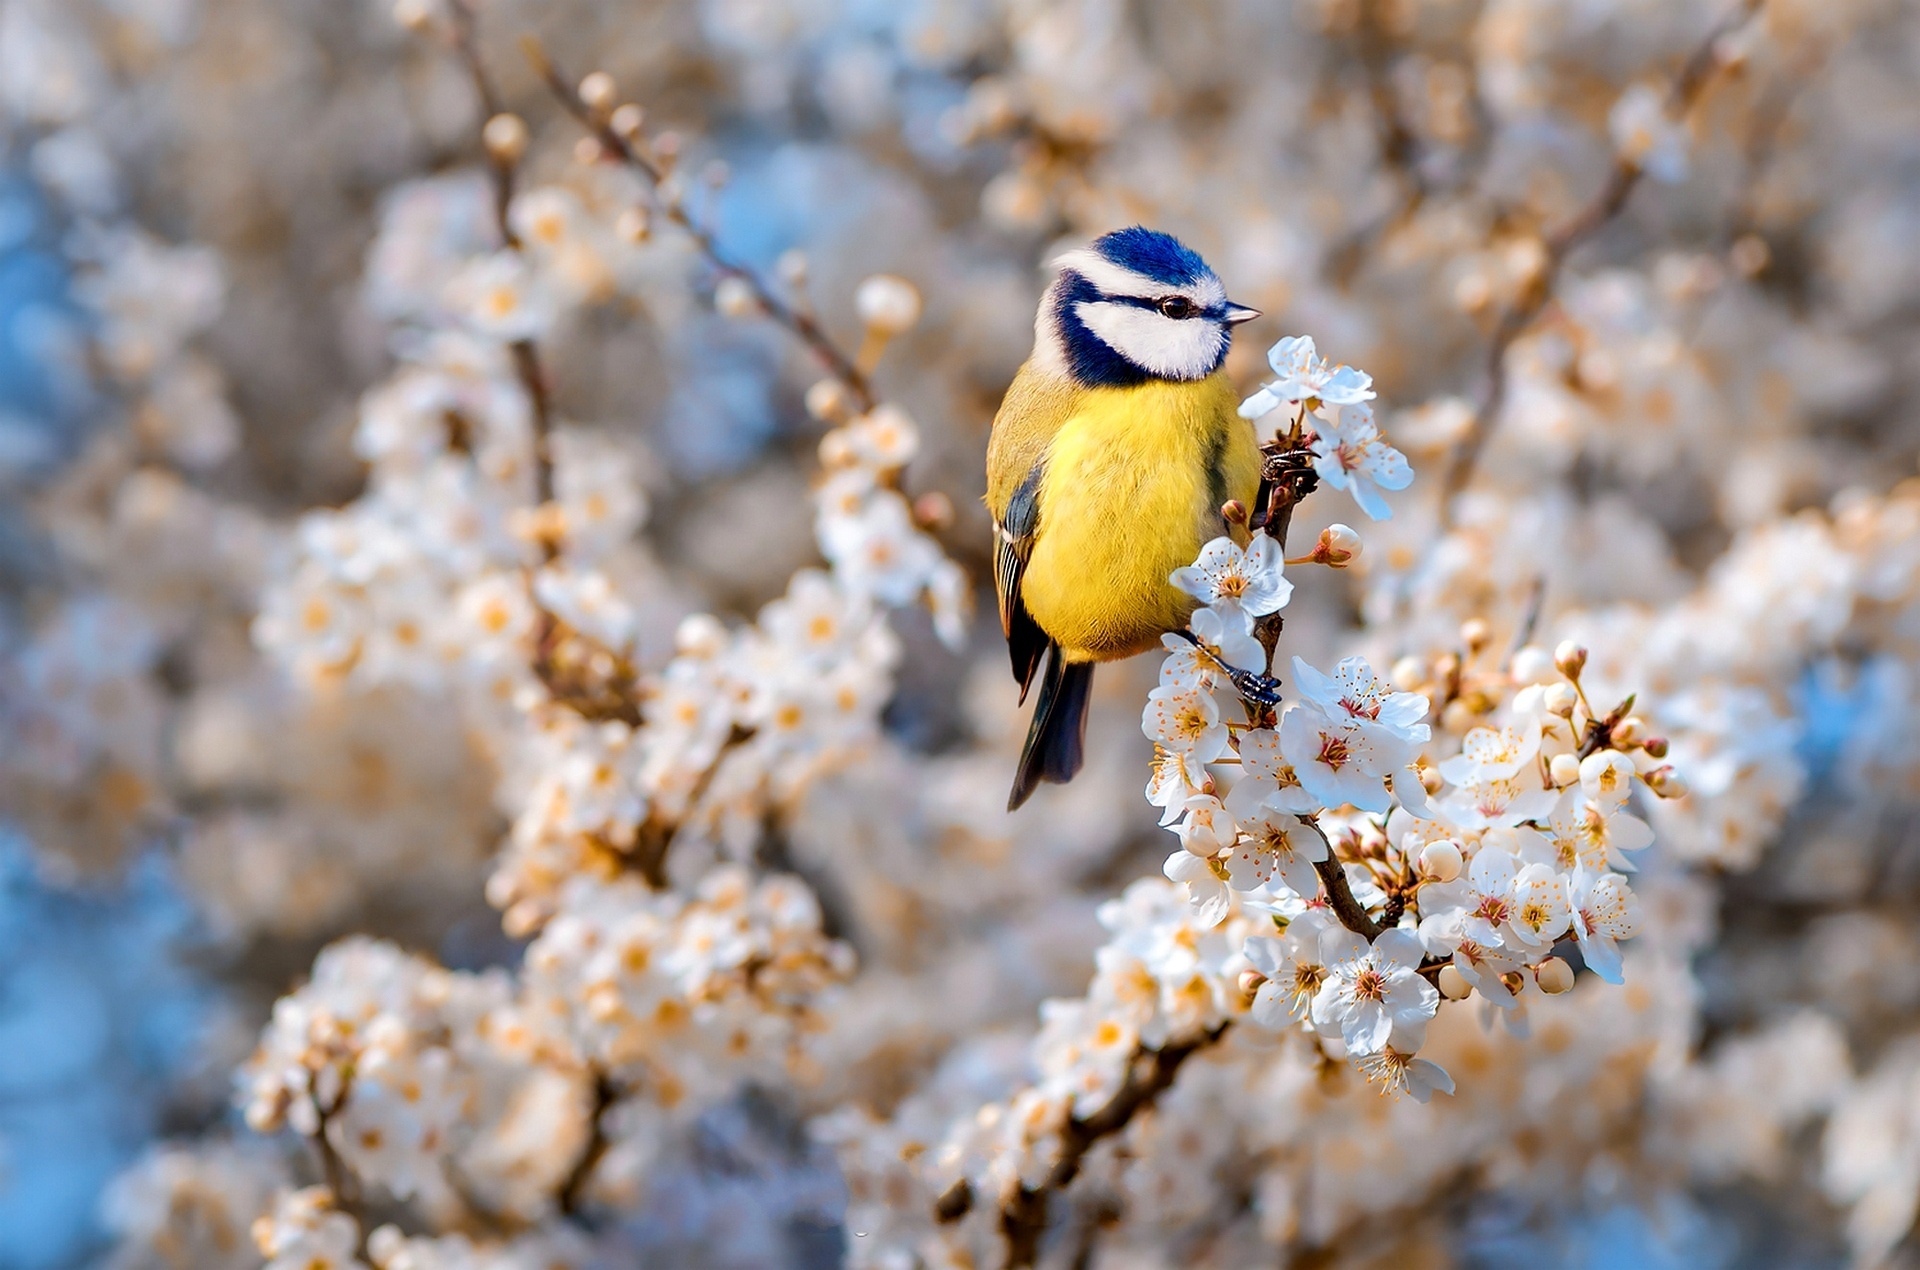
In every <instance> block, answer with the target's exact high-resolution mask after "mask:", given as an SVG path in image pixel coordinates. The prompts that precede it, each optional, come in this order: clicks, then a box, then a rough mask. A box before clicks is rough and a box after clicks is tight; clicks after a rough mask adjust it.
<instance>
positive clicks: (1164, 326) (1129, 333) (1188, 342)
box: [1073, 301, 1227, 379]
mask: <svg viewBox="0 0 1920 1270" xmlns="http://www.w3.org/2000/svg"><path fill="white" fill-rule="evenodd" d="M1073 311H1074V313H1075V315H1076V316H1078V317H1079V319H1080V320H1081V321H1082V322H1084V323H1086V326H1087V329H1088V330H1089V331H1092V332H1093V333H1094V334H1095V335H1096V336H1098V337H1099V338H1100V341H1101V342H1102V343H1103V344H1105V345H1106V346H1107V347H1108V348H1111V349H1112V350H1113V351H1114V352H1116V353H1118V354H1120V356H1122V357H1124V358H1126V359H1127V360H1128V361H1130V362H1132V363H1133V364H1134V365H1135V366H1138V367H1140V368H1141V369H1142V370H1145V371H1147V372H1148V373H1149V374H1153V375H1158V376H1159V377H1160V378H1162V379H1200V378H1203V377H1205V376H1206V375H1207V374H1208V373H1209V372H1210V371H1212V370H1213V365H1214V363H1215V362H1216V361H1218V360H1219V358H1220V353H1221V350H1222V349H1223V348H1224V347H1225V346H1226V340H1227V336H1226V332H1224V331H1222V330H1221V329H1220V328H1219V327H1218V326H1215V325H1214V324H1213V323H1212V322H1208V321H1206V320H1204V319H1201V318H1187V319H1184V320H1176V319H1174V318H1170V317H1165V316H1163V315H1161V314H1159V313H1156V312H1154V311H1153V310H1152V309H1143V308H1140V307H1138V306H1136V305H1131V304H1112V303H1108V302H1106V301H1089V302H1085V303H1081V304H1077V305H1075V306H1074V310H1073Z"/></svg>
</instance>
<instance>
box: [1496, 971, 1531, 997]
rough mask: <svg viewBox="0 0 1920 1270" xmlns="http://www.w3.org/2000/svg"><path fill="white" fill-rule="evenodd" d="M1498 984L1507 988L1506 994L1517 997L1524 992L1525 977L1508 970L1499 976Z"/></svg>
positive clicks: (1517, 972)
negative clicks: (1509, 993)
mask: <svg viewBox="0 0 1920 1270" xmlns="http://www.w3.org/2000/svg"><path fill="white" fill-rule="evenodd" d="M1500 982H1501V983H1503V984H1505V985H1506V986H1507V991H1508V992H1511V993H1512V994H1513V995H1514V996H1516V997H1517V996H1519V995H1520V994H1521V992H1523V991H1525V990H1526V986H1527V977H1526V976H1525V975H1523V974H1521V973H1520V972H1519V971H1518V970H1509V971H1507V973H1505V974H1503V975H1501V976H1500Z"/></svg>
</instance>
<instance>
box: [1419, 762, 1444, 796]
mask: <svg viewBox="0 0 1920 1270" xmlns="http://www.w3.org/2000/svg"><path fill="white" fill-rule="evenodd" d="M1413 770H1414V771H1416V772H1418V773H1420V788H1421V789H1424V790H1426V791H1427V792H1428V793H1429V794H1437V793H1439V792H1440V788H1441V786H1443V785H1445V784H1446V783H1447V778H1446V777H1444V776H1442V775H1441V774H1440V769H1439V768H1437V767H1416V768H1414V769H1413Z"/></svg>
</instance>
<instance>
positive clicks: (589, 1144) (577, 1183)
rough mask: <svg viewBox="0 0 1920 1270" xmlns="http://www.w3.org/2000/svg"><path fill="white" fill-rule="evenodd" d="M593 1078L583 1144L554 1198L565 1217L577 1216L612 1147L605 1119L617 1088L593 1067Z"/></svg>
mask: <svg viewBox="0 0 1920 1270" xmlns="http://www.w3.org/2000/svg"><path fill="white" fill-rule="evenodd" d="M590 1070H591V1072H592V1075H593V1092H592V1102H591V1105H590V1106H589V1108H588V1111H587V1140H586V1142H585V1144H583V1145H582V1146H581V1148H580V1154H579V1155H578V1156H577V1157H575V1159H574V1161H573V1167H572V1168H571V1169H568V1170H567V1176H566V1179H565V1180H564V1181H563V1182H561V1183H560V1189H559V1191H558V1192H557V1193H556V1195H555V1197H554V1203H555V1206H556V1207H557V1208H559V1210H560V1212H561V1213H562V1214H564V1215H565V1216H568V1217H572V1216H574V1215H576V1214H577V1213H579V1211H580V1204H581V1201H582V1199H583V1198H584V1197H585V1195H586V1190H587V1184H588V1183H589V1182H591V1181H592V1180H593V1173H594V1170H595V1169H597V1168H599V1167H600V1161H602V1160H604V1159H605V1158H606V1155H607V1152H608V1151H609V1150H610V1149H611V1148H612V1146H613V1143H612V1141H611V1140H610V1139H609V1138H608V1137H607V1115H608V1113H609V1112H611V1111H612V1110H613V1108H614V1105H615V1104H616V1103H618V1102H619V1101H620V1096H621V1090H620V1086H619V1085H617V1084H615V1083H614V1080H613V1078H612V1077H611V1076H609V1075H607V1073H606V1072H605V1071H604V1070H602V1069H601V1068H600V1067H599V1066H598V1065H597V1064H595V1065H594V1066H593V1067H592V1068H591V1069H590Z"/></svg>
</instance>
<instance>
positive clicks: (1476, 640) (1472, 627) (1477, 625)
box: [1460, 617, 1493, 653]
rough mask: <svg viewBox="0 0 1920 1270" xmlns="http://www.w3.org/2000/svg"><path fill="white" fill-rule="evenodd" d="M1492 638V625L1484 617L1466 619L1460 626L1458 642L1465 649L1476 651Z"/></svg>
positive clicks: (1471, 651)
mask: <svg viewBox="0 0 1920 1270" xmlns="http://www.w3.org/2000/svg"><path fill="white" fill-rule="evenodd" d="M1492 639H1493V625H1492V623H1490V622H1488V621H1487V619H1486V618H1484V617H1474V618H1469V619H1467V621H1466V622H1464V623H1462V624H1461V627H1460V642H1461V643H1462V644H1464V645H1466V648H1467V651H1468V652H1470V653H1477V652H1479V651H1480V650H1481V649H1483V648H1485V647H1486V646H1487V644H1488V643H1489V642H1491V641H1492Z"/></svg>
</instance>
